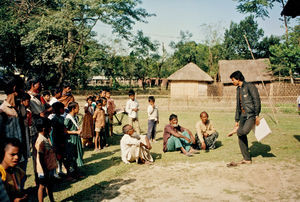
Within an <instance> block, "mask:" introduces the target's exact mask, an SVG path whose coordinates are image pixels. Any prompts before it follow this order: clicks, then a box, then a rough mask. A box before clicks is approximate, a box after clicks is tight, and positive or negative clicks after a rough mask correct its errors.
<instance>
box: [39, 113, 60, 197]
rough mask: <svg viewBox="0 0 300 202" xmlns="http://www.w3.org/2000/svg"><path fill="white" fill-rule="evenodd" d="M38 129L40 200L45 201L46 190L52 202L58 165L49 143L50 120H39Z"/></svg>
mask: <svg viewBox="0 0 300 202" xmlns="http://www.w3.org/2000/svg"><path fill="white" fill-rule="evenodd" d="M36 129H37V131H38V133H39V135H38V138H37V140H36V142H35V148H36V151H37V154H36V155H37V156H36V171H37V174H38V183H39V188H38V200H39V201H43V198H44V197H43V193H44V190H46V191H47V194H48V196H49V199H50V201H54V198H53V184H54V174H55V172H56V168H57V163H56V157H55V153H54V149H53V147H52V145H51V143H50V141H49V133H50V129H51V123H50V120H49V119H47V118H39V119H38V120H37V121H36Z"/></svg>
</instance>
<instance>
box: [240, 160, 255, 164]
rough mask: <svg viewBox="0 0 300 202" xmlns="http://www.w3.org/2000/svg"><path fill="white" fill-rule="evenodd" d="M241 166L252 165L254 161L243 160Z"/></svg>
mask: <svg viewBox="0 0 300 202" xmlns="http://www.w3.org/2000/svg"><path fill="white" fill-rule="evenodd" d="M240 164H252V161H250V160H249V161H247V160H241V161H240Z"/></svg>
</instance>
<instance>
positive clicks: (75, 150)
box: [64, 102, 83, 178]
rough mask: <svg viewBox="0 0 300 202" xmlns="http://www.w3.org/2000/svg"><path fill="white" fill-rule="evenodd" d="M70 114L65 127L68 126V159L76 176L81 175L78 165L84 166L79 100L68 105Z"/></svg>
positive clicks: (71, 172) (73, 175)
mask: <svg viewBox="0 0 300 202" xmlns="http://www.w3.org/2000/svg"><path fill="white" fill-rule="evenodd" d="M68 110H69V114H68V115H67V116H66V119H65V122H64V124H65V127H66V128H67V134H68V135H69V136H68V139H67V149H66V150H67V151H66V153H67V161H68V164H69V165H68V166H69V169H70V174H71V175H72V177H75V178H82V177H83V176H80V174H79V169H78V167H81V166H83V149H82V144H81V140H80V134H81V129H80V128H79V126H78V117H77V116H76V115H77V114H78V112H79V105H78V103H77V102H70V103H69V105H68Z"/></svg>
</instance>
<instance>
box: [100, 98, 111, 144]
mask: <svg viewBox="0 0 300 202" xmlns="http://www.w3.org/2000/svg"><path fill="white" fill-rule="evenodd" d="M100 99H101V100H102V109H103V110H104V113H105V127H104V139H105V141H104V142H105V146H106V147H108V140H109V118H108V109H107V99H106V98H105V97H101V98H100Z"/></svg>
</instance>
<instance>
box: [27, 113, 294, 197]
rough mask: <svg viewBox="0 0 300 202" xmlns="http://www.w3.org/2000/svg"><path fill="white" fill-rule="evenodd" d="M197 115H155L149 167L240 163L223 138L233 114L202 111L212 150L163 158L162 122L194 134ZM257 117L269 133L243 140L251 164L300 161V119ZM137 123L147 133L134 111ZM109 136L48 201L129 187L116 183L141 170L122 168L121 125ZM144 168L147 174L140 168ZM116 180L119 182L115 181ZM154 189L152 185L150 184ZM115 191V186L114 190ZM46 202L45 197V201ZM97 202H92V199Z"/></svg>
mask: <svg viewBox="0 0 300 202" xmlns="http://www.w3.org/2000/svg"><path fill="white" fill-rule="evenodd" d="M200 112H201V111H200V110H183V111H167V110H161V111H160V123H159V125H158V128H157V136H156V139H157V140H158V141H157V142H156V143H154V144H153V145H152V146H153V149H152V155H153V157H154V159H155V165H160V166H168V165H170V164H173V163H174V162H175V163H190V164H193V163H199V162H224V164H226V163H227V162H230V161H233V160H234V161H238V160H241V159H242V156H241V154H240V150H239V146H238V141H237V137H236V136H233V137H227V136H226V134H227V133H228V132H229V131H231V130H232V128H233V125H234V112H233V111H232V112H226V111H225V112H222V111H221V112H218V111H216V110H215V111H211V112H210V111H208V112H209V118H210V120H211V121H212V122H213V123H214V126H215V128H216V129H217V131H218V132H219V138H218V142H217V145H218V148H217V149H215V150H213V151H209V152H205V151H200V154H196V155H194V156H193V157H190V158H188V157H186V156H184V155H182V154H180V153H179V152H172V153H163V151H162V144H163V142H162V135H163V129H164V126H165V125H166V124H167V123H168V117H169V115H170V114H171V113H175V114H177V115H178V118H179V124H180V125H182V126H184V127H186V128H189V129H190V130H191V131H192V132H193V133H195V124H196V122H197V121H198V120H199V114H200ZM261 116H263V117H264V118H265V119H266V120H267V122H268V124H269V126H270V128H271V130H272V134H270V135H269V136H267V137H266V138H265V139H263V140H262V141H261V142H257V141H256V139H255V136H254V134H253V132H251V133H250V134H249V135H248V140H249V147H250V152H251V155H252V157H253V162H254V163H262V162H268V163H277V162H284V161H289V162H297V163H299V162H300V124H299V122H300V116H299V115H298V114H297V113H296V112H293V113H277V114H276V117H277V119H278V122H279V123H278V124H275V122H274V121H273V118H272V117H271V113H269V112H264V113H262V114H261ZM139 119H140V125H141V129H142V132H143V133H144V134H145V133H146V131H147V115H146V111H143V110H141V111H140V112H139ZM124 123H127V117H124V119H123V124H124ZM114 132H115V133H117V134H119V135H117V136H114V137H113V139H112V145H111V146H110V147H108V148H104V149H103V150H101V151H100V152H98V153H94V152H93V151H92V150H91V149H90V150H88V149H87V150H85V153H84V163H85V165H84V166H83V167H82V168H81V171H82V173H84V175H85V176H86V178H85V179H82V180H80V181H77V182H75V183H67V182H62V183H57V185H56V188H55V193H54V197H55V199H56V200H57V201H93V197H97V196H98V197H99V195H100V196H101V199H113V198H115V197H116V196H118V195H119V194H120V193H119V192H117V191H116V192H111V193H109V194H107V193H106V195H105V194H103V193H102V191H103V189H106V188H107V187H110V186H123V185H125V184H129V183H130V182H129V181H126V180H120V178H122V176H126V174H127V173H128V172H132V171H134V170H136V169H140V167H141V165H136V164H130V165H125V164H124V163H122V161H121V158H120V146H119V141H120V138H121V126H115V128H114ZM144 169H149V167H147V166H145V167H144ZM31 171H32V167H31V162H30V163H29V168H28V172H29V175H30V176H29V178H28V181H27V184H26V185H27V187H30V186H33V175H32V172H31ZM118 180H119V181H118ZM153 186H154V185H153ZM115 188H116V189H115V190H118V187H115ZM47 200H48V198H47ZM95 201H98V200H95Z"/></svg>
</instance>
